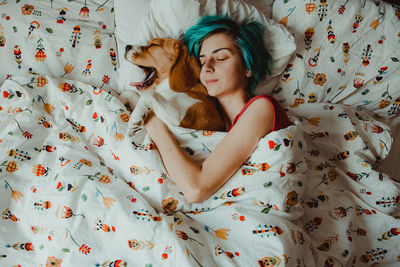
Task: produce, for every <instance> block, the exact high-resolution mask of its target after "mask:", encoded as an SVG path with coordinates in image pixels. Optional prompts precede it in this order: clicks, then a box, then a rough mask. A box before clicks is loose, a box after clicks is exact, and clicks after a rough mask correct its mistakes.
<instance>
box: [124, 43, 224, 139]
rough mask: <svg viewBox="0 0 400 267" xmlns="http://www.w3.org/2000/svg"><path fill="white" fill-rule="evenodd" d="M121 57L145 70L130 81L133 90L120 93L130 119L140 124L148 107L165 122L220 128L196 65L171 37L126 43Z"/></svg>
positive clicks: (215, 108) (219, 118) (213, 102)
mask: <svg viewBox="0 0 400 267" xmlns="http://www.w3.org/2000/svg"><path fill="white" fill-rule="evenodd" d="M125 58H126V59H127V60H128V61H129V62H131V63H132V64H134V65H136V66H137V67H139V68H140V69H141V70H143V72H144V73H145V75H144V76H145V77H144V79H143V80H142V81H139V82H134V83H131V86H134V87H136V89H137V92H134V91H132V90H126V91H125V92H123V93H122V94H121V96H120V99H121V101H122V102H123V103H124V104H129V106H130V107H131V108H132V109H133V112H132V114H131V119H130V120H131V122H133V123H134V124H135V125H137V126H140V125H142V124H143V119H144V117H145V116H146V113H147V112H148V111H149V110H150V109H151V110H153V112H154V113H155V114H156V115H157V116H158V117H159V118H160V119H161V120H163V121H164V122H165V123H167V124H170V125H175V126H180V127H184V128H191V129H199V130H216V131H224V130H225V126H224V121H223V119H222V115H221V113H220V111H219V108H218V103H217V101H216V100H215V99H214V98H212V97H210V96H209V95H208V94H207V90H206V88H205V87H204V86H203V85H202V84H201V83H200V79H199V75H200V65H199V63H198V61H197V59H196V58H195V57H193V56H190V55H189V51H188V49H187V47H186V46H185V45H184V44H183V43H182V42H181V41H179V40H175V39H168V38H163V39H153V40H151V41H150V42H149V43H148V44H147V45H146V46H132V45H127V46H126V52H125Z"/></svg>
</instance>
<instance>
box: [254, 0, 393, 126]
mask: <svg viewBox="0 0 400 267" xmlns="http://www.w3.org/2000/svg"><path fill="white" fill-rule="evenodd" d="M273 18H274V19H275V20H276V21H279V22H280V23H281V24H282V25H285V27H286V28H287V29H288V30H289V31H290V32H291V33H292V34H293V36H294V38H295V39H296V44H297V49H296V51H295V53H294V54H293V56H292V58H291V60H290V61H289V63H288V65H287V67H286V70H285V71H284V73H283V74H282V75H281V76H280V77H279V79H277V80H275V83H269V84H263V85H261V86H260V88H259V89H260V91H264V92H267V93H271V94H273V95H274V96H275V97H276V98H278V99H280V100H281V102H282V103H283V104H284V105H285V106H292V107H296V106H301V105H303V104H304V103H312V102H324V103H345V104H349V105H353V106H357V107H359V108H364V109H368V110H370V111H372V112H374V113H375V114H376V115H377V116H380V117H382V118H385V119H388V120H387V122H388V123H389V124H390V122H391V120H392V119H393V118H394V117H397V116H398V115H399V112H400V90H398V86H397V85H398V84H399V81H400V80H399V79H400V76H399V75H398V73H399V72H400V32H399V29H400V11H399V7H396V6H392V5H390V4H388V3H385V2H383V1H372V0H357V1H347V0H342V1H315V0H310V1H303V0H291V1H284V0H276V1H274V4H273ZM267 88H268V89H267Z"/></svg>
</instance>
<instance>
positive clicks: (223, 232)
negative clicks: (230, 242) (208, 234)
mask: <svg viewBox="0 0 400 267" xmlns="http://www.w3.org/2000/svg"><path fill="white" fill-rule="evenodd" d="M229 231H230V230H229V229H226V228H220V229H217V230H216V231H215V235H216V236H217V237H218V238H220V239H224V240H227V238H226V237H228V236H229V234H228V232H229Z"/></svg>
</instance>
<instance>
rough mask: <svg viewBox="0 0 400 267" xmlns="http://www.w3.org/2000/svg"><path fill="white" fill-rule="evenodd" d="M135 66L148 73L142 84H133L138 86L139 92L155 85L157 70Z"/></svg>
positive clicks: (132, 84)
mask: <svg viewBox="0 0 400 267" xmlns="http://www.w3.org/2000/svg"><path fill="white" fill-rule="evenodd" d="M135 65H136V66H138V67H139V68H141V69H142V70H143V71H144V72H145V73H146V77H145V78H144V80H143V81H141V82H132V83H131V86H136V88H137V89H138V90H143V89H146V88H147V87H149V86H151V85H152V84H153V83H154V80H155V78H156V77H157V70H156V69H155V68H153V67H145V66H141V65H137V64H135Z"/></svg>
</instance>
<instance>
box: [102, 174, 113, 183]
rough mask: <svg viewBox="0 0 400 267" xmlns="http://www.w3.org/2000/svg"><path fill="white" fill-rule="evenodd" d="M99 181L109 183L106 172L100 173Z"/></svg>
mask: <svg viewBox="0 0 400 267" xmlns="http://www.w3.org/2000/svg"><path fill="white" fill-rule="evenodd" d="M99 182H100V183H103V184H109V183H111V179H110V176H108V175H107V174H102V175H100V178H99Z"/></svg>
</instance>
